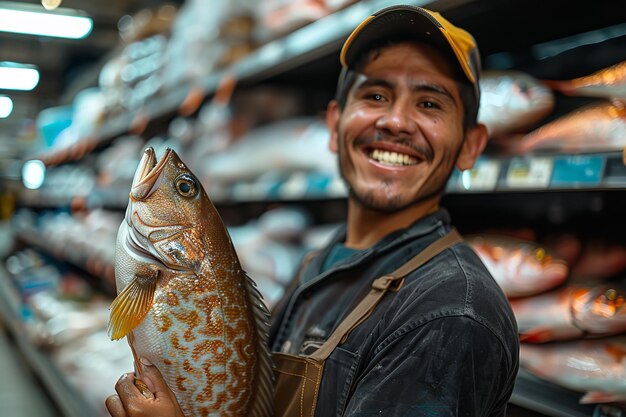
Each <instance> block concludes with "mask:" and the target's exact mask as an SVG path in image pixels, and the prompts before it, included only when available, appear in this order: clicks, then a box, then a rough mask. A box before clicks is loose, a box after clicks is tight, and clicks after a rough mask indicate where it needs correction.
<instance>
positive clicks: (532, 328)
mask: <svg viewBox="0 0 626 417" xmlns="http://www.w3.org/2000/svg"><path fill="white" fill-rule="evenodd" d="M625 295H626V291H625V290H624V289H623V288H621V287H618V286H609V285H596V286H582V285H572V286H569V287H567V288H565V289H563V290H558V291H552V292H549V293H546V294H541V295H537V296H534V297H529V298H523V299H518V300H511V308H512V309H513V313H514V314H515V319H516V320H517V326H518V329H519V333H520V340H522V341H524V342H534V343H541V342H549V341H555V340H571V339H576V338H581V337H583V336H593V337H599V336H608V335H614V334H618V333H621V332H626V306H625V305H624V304H625V301H624V296H625Z"/></svg>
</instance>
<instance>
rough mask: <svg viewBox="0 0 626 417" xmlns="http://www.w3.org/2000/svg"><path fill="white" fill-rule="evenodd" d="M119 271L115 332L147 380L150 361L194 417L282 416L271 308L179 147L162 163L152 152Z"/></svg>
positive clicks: (135, 191) (134, 193)
mask: <svg viewBox="0 0 626 417" xmlns="http://www.w3.org/2000/svg"><path fill="white" fill-rule="evenodd" d="M115 275H116V286H117V292H118V296H117V298H116V299H115V300H114V301H113V303H112V304H111V315H110V321H109V335H110V336H111V338H112V339H114V340H117V339H121V338H123V337H126V338H127V339H128V343H129V345H130V347H131V350H132V353H133V356H134V359H135V361H136V364H137V366H136V368H137V369H138V375H137V376H138V378H139V379H141V366H140V365H139V364H138V363H137V361H138V360H139V358H141V357H145V358H146V359H148V360H149V361H150V362H151V363H153V364H154V365H155V366H157V368H158V369H159V370H160V372H161V374H162V375H163V377H164V379H165V381H166V382H167V384H168V386H169V387H170V388H171V389H172V391H173V392H174V394H175V396H176V399H177V400H178V402H179V404H180V406H181V408H182V410H183V412H184V413H185V415H188V416H211V417H225V416H229V417H244V416H246V417H248V416H255V417H269V416H271V415H272V402H273V399H272V398H273V394H272V390H273V376H272V364H271V356H270V353H269V350H268V347H267V343H266V338H267V331H268V317H269V312H268V310H267V309H266V307H265V305H264V304H263V301H262V300H261V296H260V294H259V292H258V291H257V290H256V288H255V284H254V283H253V281H252V280H251V279H250V278H249V277H248V276H247V275H246V273H245V272H244V271H243V270H242V268H241V266H240V263H239V260H238V257H237V254H236V252H235V250H234V248H233V245H232V243H231V239H230V236H229V234H228V232H227V230H226V228H225V226H224V224H223V223H222V220H221V218H220V216H219V214H218V212H217V210H216V209H215V207H214V206H213V204H212V202H211V201H210V200H209V198H208V196H207V194H206V193H205V191H204V189H203V187H202V185H201V184H200V182H199V181H198V180H197V179H196V177H195V176H194V174H193V173H192V172H190V170H189V169H188V168H187V166H186V165H185V164H184V163H183V162H182V161H181V160H180V158H179V157H178V155H177V154H176V153H175V152H174V151H173V150H171V149H168V150H166V151H165V154H164V155H163V156H162V158H161V160H160V161H158V162H157V158H156V156H155V152H154V150H153V149H152V148H148V149H146V151H145V153H144V155H143V158H142V159H141V162H140V163H139V167H138V168H137V171H136V173H135V177H134V179H133V183H132V187H131V191H130V199H129V203H128V208H127V210H126V217H125V219H124V221H123V222H122V224H121V225H120V227H119V230H118V235H117V245H116V258H115ZM136 385H137V386H138V388H139V389H140V390H141V389H142V384H141V382H138V383H136ZM143 385H145V383H144V384H143Z"/></svg>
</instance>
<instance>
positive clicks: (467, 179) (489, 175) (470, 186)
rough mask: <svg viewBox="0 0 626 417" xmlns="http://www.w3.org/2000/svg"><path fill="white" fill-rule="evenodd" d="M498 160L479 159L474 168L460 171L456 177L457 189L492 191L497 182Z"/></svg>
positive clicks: (498, 173)
mask: <svg viewBox="0 0 626 417" xmlns="http://www.w3.org/2000/svg"><path fill="white" fill-rule="evenodd" d="M498 175H500V162H499V161H493V160H488V159H479V160H478V161H476V164H475V165H474V168H472V169H467V170H465V171H463V172H461V173H460V174H459V175H458V177H457V187H456V188H457V189H460V190H462V191H492V190H494V189H495V188H496V184H497V183H498Z"/></svg>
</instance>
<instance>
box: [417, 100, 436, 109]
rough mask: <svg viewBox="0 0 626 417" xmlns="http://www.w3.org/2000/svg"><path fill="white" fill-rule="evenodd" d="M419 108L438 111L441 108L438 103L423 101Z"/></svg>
mask: <svg viewBox="0 0 626 417" xmlns="http://www.w3.org/2000/svg"><path fill="white" fill-rule="evenodd" d="M419 106H420V107H423V108H425V109H437V108H439V106H438V105H437V104H436V103H434V102H432V101H422V102H421V103H420V104H419Z"/></svg>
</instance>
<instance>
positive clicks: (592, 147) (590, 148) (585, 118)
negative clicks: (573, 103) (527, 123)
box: [513, 102, 626, 153]
mask: <svg viewBox="0 0 626 417" xmlns="http://www.w3.org/2000/svg"><path fill="white" fill-rule="evenodd" d="M625 146H626V105H622V104H620V103H619V102H613V103H610V102H606V103H604V102H603V103H598V104H591V105H589V106H585V107H583V108H581V109H578V110H576V111H574V112H572V113H570V114H567V115H565V116H563V117H560V118H558V119H556V120H554V121H552V122H550V123H548V124H546V125H544V126H542V127H540V128H538V129H536V130H534V131H532V132H530V133H529V134H527V135H525V136H524V137H522V138H521V139H520V140H519V142H518V143H517V144H515V145H514V146H513V148H514V150H515V151H516V152H517V153H526V152H531V151H538V150H542V151H545V150H550V151H559V152H603V151H612V150H621V149H623V148H624V147H625Z"/></svg>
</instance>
